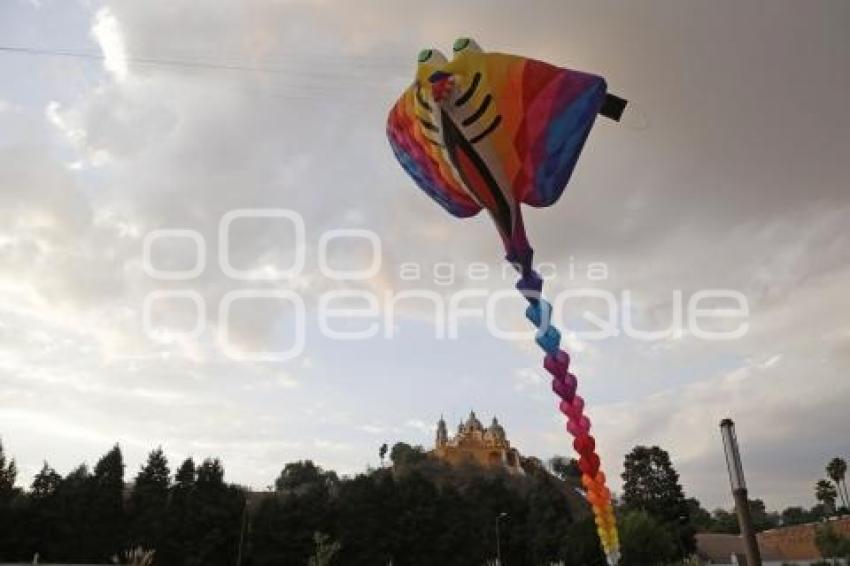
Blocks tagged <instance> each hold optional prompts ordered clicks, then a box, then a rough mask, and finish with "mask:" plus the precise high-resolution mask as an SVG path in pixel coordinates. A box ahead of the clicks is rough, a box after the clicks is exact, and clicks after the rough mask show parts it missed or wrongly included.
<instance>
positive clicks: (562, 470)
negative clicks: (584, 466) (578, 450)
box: [549, 456, 581, 481]
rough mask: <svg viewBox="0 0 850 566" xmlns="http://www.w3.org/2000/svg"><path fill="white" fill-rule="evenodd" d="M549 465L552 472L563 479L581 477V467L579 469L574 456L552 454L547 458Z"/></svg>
mask: <svg viewBox="0 0 850 566" xmlns="http://www.w3.org/2000/svg"><path fill="white" fill-rule="evenodd" d="M549 467H550V468H551V469H552V473H553V474H555V475H556V476H558V477H559V478H561V479H562V480H564V481H568V480H577V479H581V469H579V467H578V460H576V459H575V458H565V457H564V456H553V457H552V458H550V459H549Z"/></svg>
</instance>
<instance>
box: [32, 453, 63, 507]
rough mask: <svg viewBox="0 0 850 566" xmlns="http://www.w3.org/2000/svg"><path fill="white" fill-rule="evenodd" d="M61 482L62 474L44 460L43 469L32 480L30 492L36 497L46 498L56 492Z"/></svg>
mask: <svg viewBox="0 0 850 566" xmlns="http://www.w3.org/2000/svg"><path fill="white" fill-rule="evenodd" d="M60 483H62V476H60V475H59V474H58V473H56V470H54V469H53V468H51V467H50V466H49V465H48V464H47V462H44V463H43V464H42V466H41V471H39V472H38V473H37V474H36V475H35V477H34V478H33V480H32V485H31V486H30V493H31V494H32V497H33V498H34V499H46V498H48V497H50V496H51V495H53V494H55V493H56V490H57V489H59V484H60Z"/></svg>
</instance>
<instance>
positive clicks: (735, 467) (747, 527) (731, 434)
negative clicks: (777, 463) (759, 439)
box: [720, 419, 762, 566]
mask: <svg viewBox="0 0 850 566" xmlns="http://www.w3.org/2000/svg"><path fill="white" fill-rule="evenodd" d="M720 436H721V437H722V438H723V450H724V452H725V455H726V468H727V469H728V470H729V483H730V484H731V487H732V497H733V498H734V499H735V510H736V511H737V513H738V525H739V526H740V527H741V538H742V539H743V540H744V552H745V555H746V557H747V566H762V564H761V553H760V552H759V545H758V541H757V540H756V532H755V529H754V528H753V518H752V515H751V514H750V500H749V498H748V497H747V484H746V482H745V481H744V467H743V465H742V464H741V453H740V451H739V450H738V438H737V436H736V435H735V423H733V422H732V419H723V420H722V421H720Z"/></svg>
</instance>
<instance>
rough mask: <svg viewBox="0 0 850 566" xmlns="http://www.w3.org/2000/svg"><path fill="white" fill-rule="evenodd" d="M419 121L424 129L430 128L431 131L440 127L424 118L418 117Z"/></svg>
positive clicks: (436, 130) (435, 130)
mask: <svg viewBox="0 0 850 566" xmlns="http://www.w3.org/2000/svg"><path fill="white" fill-rule="evenodd" d="M419 123H420V124H422V127H423V128H425V129H426V130H431V131H432V132H439V131H440V128H438V127H437V126H435V125H434V124H432V123H431V122H429V121H428V120H426V119H425V118H419Z"/></svg>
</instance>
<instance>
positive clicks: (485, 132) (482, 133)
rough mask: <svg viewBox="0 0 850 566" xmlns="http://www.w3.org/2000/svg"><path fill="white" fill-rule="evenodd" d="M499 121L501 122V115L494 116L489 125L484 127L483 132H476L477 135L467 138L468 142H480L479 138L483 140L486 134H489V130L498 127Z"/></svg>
mask: <svg viewBox="0 0 850 566" xmlns="http://www.w3.org/2000/svg"><path fill="white" fill-rule="evenodd" d="M501 123H502V117H501V116H496V118H495V119H494V120H493V121H492V122H490V125H489V126H487V128H486V129H485V130H484V131H483V132H481V133H480V134H478V135H477V136H475V137H474V138H472V139H471V140H469V143H478V142H480V141H481V140H483V139H484V138H486V137H487V136H489V135H490V132H492V131H493V130H495V129H496V128H498V127H499V124H501Z"/></svg>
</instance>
